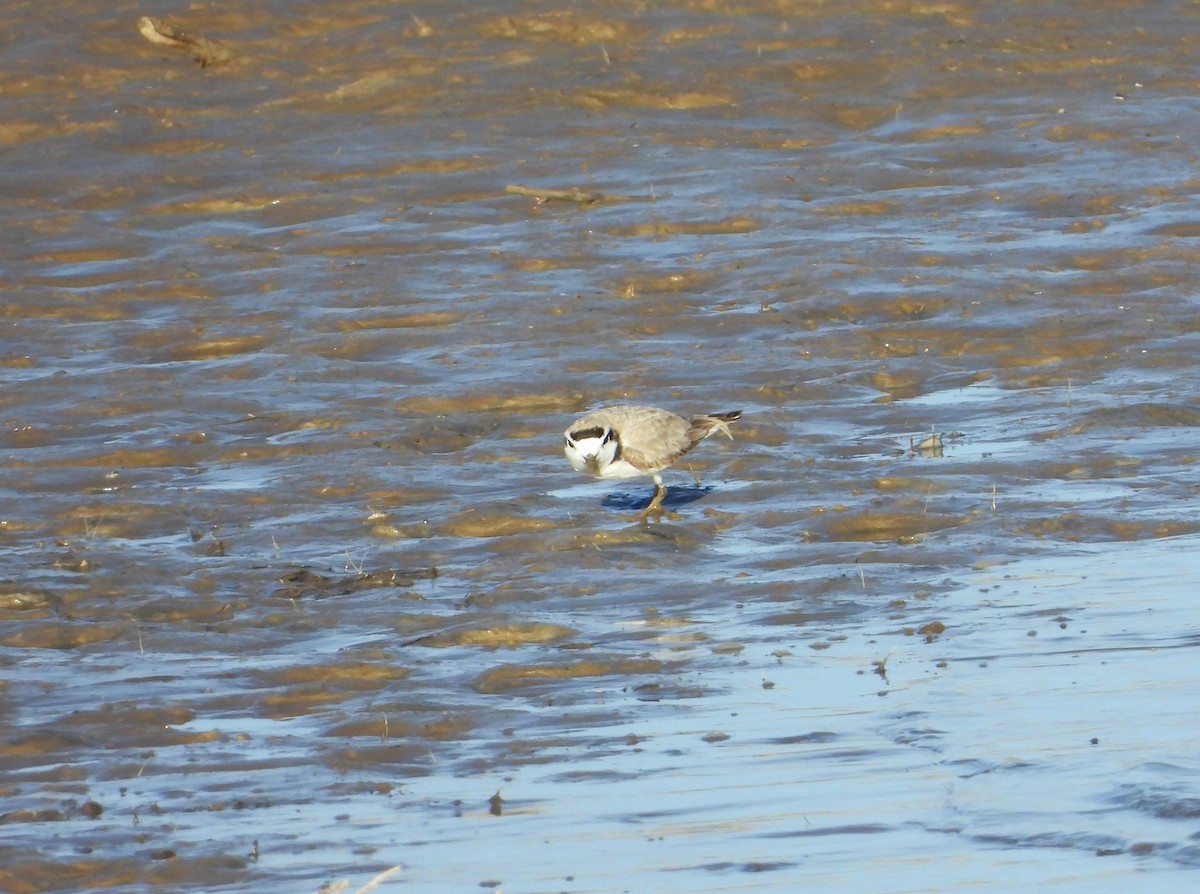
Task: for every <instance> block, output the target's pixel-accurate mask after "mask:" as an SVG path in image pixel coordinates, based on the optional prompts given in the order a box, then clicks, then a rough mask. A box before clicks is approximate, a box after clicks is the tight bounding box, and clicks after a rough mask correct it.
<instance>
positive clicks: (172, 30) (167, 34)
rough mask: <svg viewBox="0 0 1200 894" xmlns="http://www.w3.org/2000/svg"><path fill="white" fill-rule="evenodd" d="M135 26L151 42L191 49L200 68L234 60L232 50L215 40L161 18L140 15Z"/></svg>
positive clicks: (224, 63)
mask: <svg viewBox="0 0 1200 894" xmlns="http://www.w3.org/2000/svg"><path fill="white" fill-rule="evenodd" d="M137 27H138V31H140V32H141V35H142V37H144V38H146V40H148V41H150V42H151V43H158V44H162V45H163V46H167V47H179V48H180V49H187V50H191V51H192V52H193V53H195V54H196V55H195V56H194V57H193V58H194V59H195V60H196V61H197V62H198V63H199V64H200V67H201V68H208V67H210V66H212V67H216V66H221V65H229V64H231V63H232V62H233V60H234V55H233V52H232V51H231V50H229V48H227V47H225V46H223V45H222V44H220V43H218V42H217V41H215V40H211V39H209V38H207V37H201V36H200V35H198V34H189V33H188V32H187V31H184V30H183V29H182V28H176V27H175V26H174V25H171V24H168V23H167V22H164V21H163V20H162V19H155V18H152V17H150V16H142V17H141V18H140V19H138V23H137Z"/></svg>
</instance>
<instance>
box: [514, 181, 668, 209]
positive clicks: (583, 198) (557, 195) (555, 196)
mask: <svg viewBox="0 0 1200 894" xmlns="http://www.w3.org/2000/svg"><path fill="white" fill-rule="evenodd" d="M504 191H505V192H507V193H512V194H513V195H518V196H528V197H529V198H531V199H533V200H535V201H536V202H537V204H539V205H542V204H544V203H546V202H574V203H575V204H577V205H599V204H600V203H601V202H653V201H654V196H625V195H620V194H618V193H610V192H587V191H586V190H582V189H537V188H535V187H531V186H517V185H516V184H511V183H510V184H509V185H508V186H506V187H504Z"/></svg>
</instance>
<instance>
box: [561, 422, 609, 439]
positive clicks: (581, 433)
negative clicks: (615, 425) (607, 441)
mask: <svg viewBox="0 0 1200 894" xmlns="http://www.w3.org/2000/svg"><path fill="white" fill-rule="evenodd" d="M567 437H568V438H569V439H570V440H572V441H583V440H586V439H587V438H602V437H604V428H603V427H602V426H599V425H597V426H596V427H595V428H577V429H576V430H575V431H573V432H568V433H567Z"/></svg>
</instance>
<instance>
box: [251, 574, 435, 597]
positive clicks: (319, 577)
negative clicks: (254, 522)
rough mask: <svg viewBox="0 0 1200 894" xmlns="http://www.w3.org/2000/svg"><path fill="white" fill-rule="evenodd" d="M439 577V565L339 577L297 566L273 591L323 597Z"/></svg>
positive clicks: (287, 595) (279, 595) (346, 594)
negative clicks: (280, 585)
mask: <svg viewBox="0 0 1200 894" xmlns="http://www.w3.org/2000/svg"><path fill="white" fill-rule="evenodd" d="M436 577H437V569H436V568H403V569H399V568H385V569H382V570H380V571H363V572H359V573H357V574H347V575H342V576H339V577H328V576H326V575H324V574H319V573H317V572H316V571H313V570H312V569H311V568H297V569H296V570H295V571H289V572H288V573H287V574H285V575H284V576H283V577H281V578H279V583H281V584H283V585H284V586H282V587H280V588H279V589H278V590H276V591H275V592H274V593H273V594H272V595H273V596H276V597H278V598H280V599H308V598H312V599H322V598H324V597H326V596H349V595H350V594H351V593H358V592H361V591H363V590H377V589H380V588H383V587H411V586H412V585H413V584H415V583H416V582H417V581H418V580H433V579H434V578H436Z"/></svg>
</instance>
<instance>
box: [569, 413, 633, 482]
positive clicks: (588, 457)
mask: <svg viewBox="0 0 1200 894" xmlns="http://www.w3.org/2000/svg"><path fill="white" fill-rule="evenodd" d="M563 453H565V454H566V455H567V461H568V462H570V463H571V466H572V467H573V468H574V469H575V471H576V472H586V473H587V474H588V475H594V476H595V477H597V478H600V477H602V476H603V475H604V470H605V469H607V468H608V467H609V466H611V465H612V464H613V463H615V462H616V461H617V459H618V458H620V456H621V440H620V438H618V437H617V433H616V432H615V431H613V429H612V426H599V425H597V426H594V427H592V428H581V429H578V430H576V431H569V432H567V434H566V436H565V437H564V438H563Z"/></svg>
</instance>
